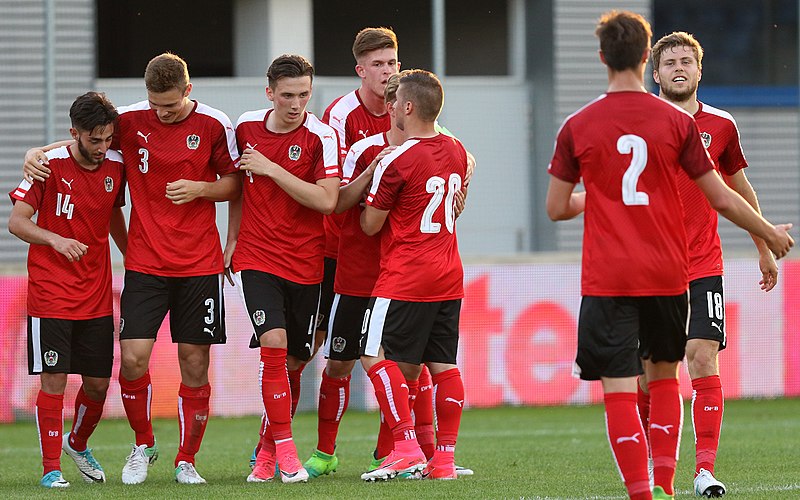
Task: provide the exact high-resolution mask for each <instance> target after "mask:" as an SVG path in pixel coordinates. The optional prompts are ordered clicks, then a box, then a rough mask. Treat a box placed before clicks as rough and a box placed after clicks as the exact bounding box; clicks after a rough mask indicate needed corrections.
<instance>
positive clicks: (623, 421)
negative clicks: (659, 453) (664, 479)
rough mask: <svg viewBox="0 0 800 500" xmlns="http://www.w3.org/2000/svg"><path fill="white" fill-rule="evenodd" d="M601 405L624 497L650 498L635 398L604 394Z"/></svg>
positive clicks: (644, 452) (645, 458)
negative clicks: (623, 487)
mask: <svg viewBox="0 0 800 500" xmlns="http://www.w3.org/2000/svg"><path fill="white" fill-rule="evenodd" d="M604 401H605V407H606V433H607V434H608V442H609V443H610V444H611V453H612V454H613V455H614V460H615V461H616V463H617V467H618V468H619V471H620V474H621V475H622V481H623V482H624V483H625V488H627V490H628V496H630V498H632V499H638V498H652V496H651V493H650V479H649V478H648V475H647V442H646V441H645V439H644V427H642V422H641V420H639V415H638V413H637V411H636V394H634V393H632V392H612V393H607V394H606V395H605V397H604Z"/></svg>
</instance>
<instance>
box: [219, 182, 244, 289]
mask: <svg viewBox="0 0 800 500" xmlns="http://www.w3.org/2000/svg"><path fill="white" fill-rule="evenodd" d="M238 182H239V184H240V185H241V182H242V176H241V175H240V176H238ZM241 226H242V196H239V197H237V198H235V199H233V200H231V201H230V202H229V203H228V236H227V237H226V238H225V251H224V252H223V254H222V260H223V265H224V266H225V277H226V278H228V283H230V284H231V285H233V284H234V283H233V278H231V262H233V252H234V250H236V242H237V241H238V240H239V229H240V228H241Z"/></svg>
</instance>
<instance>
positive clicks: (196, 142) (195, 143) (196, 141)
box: [186, 134, 200, 149]
mask: <svg viewBox="0 0 800 500" xmlns="http://www.w3.org/2000/svg"><path fill="white" fill-rule="evenodd" d="M199 146H200V136H199V135H197V134H191V135H187V136H186V147H187V148H189V149H197V148H198V147H199Z"/></svg>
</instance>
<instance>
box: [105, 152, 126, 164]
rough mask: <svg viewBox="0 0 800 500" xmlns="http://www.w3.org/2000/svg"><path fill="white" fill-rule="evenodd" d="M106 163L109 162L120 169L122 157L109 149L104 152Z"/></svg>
mask: <svg viewBox="0 0 800 500" xmlns="http://www.w3.org/2000/svg"><path fill="white" fill-rule="evenodd" d="M106 161H111V162H113V163H115V164H116V166H119V167H122V165H123V161H122V155H121V154H120V153H119V151H117V150H115V149H109V150H108V151H106Z"/></svg>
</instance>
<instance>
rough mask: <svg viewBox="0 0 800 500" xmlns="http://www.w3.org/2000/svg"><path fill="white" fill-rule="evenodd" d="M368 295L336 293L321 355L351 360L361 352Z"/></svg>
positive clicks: (340, 359) (339, 359)
mask: <svg viewBox="0 0 800 500" xmlns="http://www.w3.org/2000/svg"><path fill="white" fill-rule="evenodd" d="M368 306H369V297H353V296H352V295H342V294H339V293H337V294H336V297H335V298H334V299H333V307H331V319H330V322H329V324H328V337H327V338H326V339H325V344H324V345H323V346H322V355H323V356H325V357H326V358H329V359H334V360H336V361H352V360H356V359H358V358H359V357H360V356H361V354H360V351H361V349H360V348H359V342H360V340H361V331H362V330H364V329H365V328H366V321H365V318H366V312H367V307H368Z"/></svg>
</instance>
